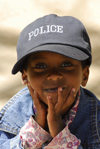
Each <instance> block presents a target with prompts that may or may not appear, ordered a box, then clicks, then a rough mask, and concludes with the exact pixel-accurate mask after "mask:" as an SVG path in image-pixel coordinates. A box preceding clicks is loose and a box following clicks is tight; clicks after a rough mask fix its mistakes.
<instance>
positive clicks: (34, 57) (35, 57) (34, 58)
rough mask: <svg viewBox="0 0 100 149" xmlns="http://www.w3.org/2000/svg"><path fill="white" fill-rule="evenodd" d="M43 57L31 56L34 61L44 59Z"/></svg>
mask: <svg viewBox="0 0 100 149" xmlns="http://www.w3.org/2000/svg"><path fill="white" fill-rule="evenodd" d="M44 58H45V57H44V56H41V55H33V56H32V57H31V59H32V60H36V59H44Z"/></svg>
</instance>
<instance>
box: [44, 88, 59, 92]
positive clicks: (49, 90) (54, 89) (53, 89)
mask: <svg viewBox="0 0 100 149" xmlns="http://www.w3.org/2000/svg"><path fill="white" fill-rule="evenodd" d="M57 90H58V88H50V89H45V91H47V92H53V91H57Z"/></svg>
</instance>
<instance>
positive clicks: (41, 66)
mask: <svg viewBox="0 0 100 149" xmlns="http://www.w3.org/2000/svg"><path fill="white" fill-rule="evenodd" d="M33 68H34V70H35V71H38V72H40V71H44V70H45V69H46V68H47V65H46V64H45V63H38V64H36V65H35V66H34V67H33Z"/></svg>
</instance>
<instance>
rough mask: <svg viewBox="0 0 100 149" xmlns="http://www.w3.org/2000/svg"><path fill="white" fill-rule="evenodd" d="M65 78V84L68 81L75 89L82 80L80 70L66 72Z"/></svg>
mask: <svg viewBox="0 0 100 149" xmlns="http://www.w3.org/2000/svg"><path fill="white" fill-rule="evenodd" d="M65 78H66V79H65V80H66V84H67V83H68V85H69V86H71V87H75V88H76V89H79V88H80V85H81V82H82V74H81V73H80V72H76V73H71V74H67V75H66V76H65Z"/></svg>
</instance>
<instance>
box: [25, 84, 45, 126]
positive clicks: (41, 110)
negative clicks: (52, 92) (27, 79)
mask: <svg viewBox="0 0 100 149" xmlns="http://www.w3.org/2000/svg"><path fill="white" fill-rule="evenodd" d="M27 86H28V89H29V91H30V94H31V96H32V99H34V105H35V107H36V117H35V120H36V122H37V123H38V124H39V125H40V126H41V127H42V128H45V127H46V121H47V108H46V106H45V104H44V103H43V102H42V101H41V100H40V99H39V98H40V97H39V95H38V93H37V92H36V91H35V90H33V88H32V87H31V85H30V84H29V83H28V84H27Z"/></svg>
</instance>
